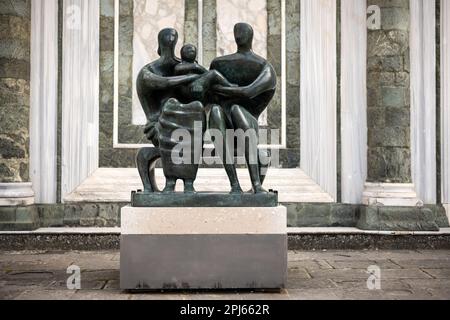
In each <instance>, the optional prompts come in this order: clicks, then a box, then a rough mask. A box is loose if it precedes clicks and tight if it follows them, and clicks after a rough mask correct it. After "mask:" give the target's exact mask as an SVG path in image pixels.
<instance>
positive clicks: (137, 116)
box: [133, 0, 196, 124]
mask: <svg viewBox="0 0 450 320" xmlns="http://www.w3.org/2000/svg"><path fill="white" fill-rule="evenodd" d="M184 10H185V5H184V0H134V33H133V124H145V123H146V118H145V114H144V111H143V110H142V107H141V105H140V103H139V99H138V96H137V92H136V84H135V81H136V78H137V75H138V74H139V71H140V70H141V69H142V67H143V66H145V65H146V64H148V63H149V62H151V61H154V60H156V59H158V58H159V56H158V54H157V50H158V33H159V31H160V30H161V29H164V28H168V27H170V28H175V29H176V30H177V31H178V35H179V39H178V45H177V48H176V54H177V56H179V52H180V49H181V47H182V46H183V42H184ZM194 45H196V43H194Z"/></svg>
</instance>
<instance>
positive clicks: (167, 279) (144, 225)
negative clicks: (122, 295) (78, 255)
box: [120, 206, 287, 290]
mask: <svg viewBox="0 0 450 320" xmlns="http://www.w3.org/2000/svg"><path fill="white" fill-rule="evenodd" d="M177 217H178V218H177ZM286 278H287V228H286V208H285V207H281V206H280V207H273V208H131V207H126V208H124V209H123V211H122V235H121V248H120V285H121V288H122V289H128V290H139V289H142V290H161V289H281V288H284V287H285V284H286Z"/></svg>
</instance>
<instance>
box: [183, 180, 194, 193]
mask: <svg viewBox="0 0 450 320" xmlns="http://www.w3.org/2000/svg"><path fill="white" fill-rule="evenodd" d="M184 192H185V193H194V192H195V188H194V180H192V179H185V180H184Z"/></svg>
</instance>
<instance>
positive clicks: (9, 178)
mask: <svg viewBox="0 0 450 320" xmlns="http://www.w3.org/2000/svg"><path fill="white" fill-rule="evenodd" d="M30 17H31V1H30V0H17V1H2V2H1V3H0V101H1V104H0V206H14V205H29V204H32V203H33V201H34V193H33V190H32V185H31V183H30V174H29V162H30V161H29V140H30V131H29V130H30V129H29V122H30ZM1 220H3V219H1Z"/></svg>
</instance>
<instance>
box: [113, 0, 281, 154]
mask: <svg viewBox="0 0 450 320" xmlns="http://www.w3.org/2000/svg"><path fill="white" fill-rule="evenodd" d="M119 5H120V3H119V0H114V113H113V116H114V128H113V148H114V149H139V148H145V147H153V144H130V143H119V54H120V53H119V26H120V21H119V19H120V7H119ZM198 14H199V19H198V46H199V48H198V52H200V53H201V54H200V56H199V62H200V63H202V62H203V0H198ZM286 70H287V67H286V0H281V113H282V114H281V129H282V130H281V131H282V132H281V144H279V145H260V146H259V148H264V149H286V147H287V128H286V125H287V107H286V103H287V98H286V83H287V78H286V77H287V73H286ZM205 148H213V146H212V145H206V146H205Z"/></svg>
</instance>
